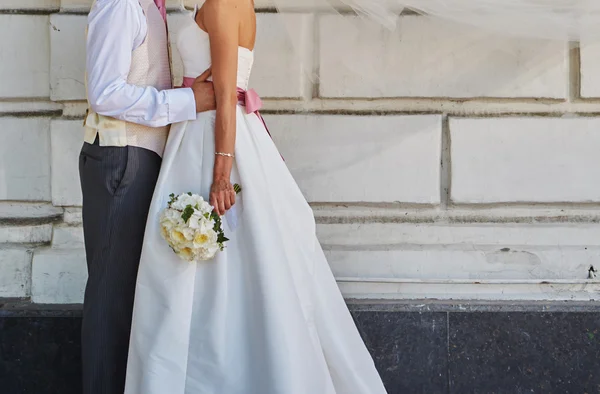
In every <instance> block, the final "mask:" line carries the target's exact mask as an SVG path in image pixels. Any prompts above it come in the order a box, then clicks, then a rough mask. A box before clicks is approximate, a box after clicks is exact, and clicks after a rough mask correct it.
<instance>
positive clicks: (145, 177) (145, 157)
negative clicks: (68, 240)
mask: <svg viewBox="0 0 600 394" xmlns="http://www.w3.org/2000/svg"><path fill="white" fill-rule="evenodd" d="M160 163H161V159H160V157H159V156H158V155H157V154H156V153H154V152H152V151H150V150H147V149H143V148H138V147H132V146H128V147H101V146H99V145H98V141H96V143H95V144H93V145H92V144H87V143H86V144H84V146H83V148H82V150H81V154H80V157H79V173H80V177H81V188H82V191H83V230H84V235H85V250H86V256H87V265H88V274H89V278H88V282H87V285H86V288H85V298H84V304H83V326H82V362H83V393H84V394H123V391H124V388H125V369H126V367H127V352H128V348H129V334H130V330H131V314H132V310H133V300H134V295H135V283H136V276H137V270H138V265H139V260H140V254H141V251H142V243H143V240H144V230H145V226H146V218H147V216H148V210H149V208H150V202H151V200H152V193H153V192H154V187H155V185H156V180H157V178H158V173H159V170H160Z"/></svg>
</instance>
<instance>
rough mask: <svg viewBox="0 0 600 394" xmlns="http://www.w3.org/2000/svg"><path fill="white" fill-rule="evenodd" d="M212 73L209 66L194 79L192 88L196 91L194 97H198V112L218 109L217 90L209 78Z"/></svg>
mask: <svg viewBox="0 0 600 394" xmlns="http://www.w3.org/2000/svg"><path fill="white" fill-rule="evenodd" d="M211 75H212V70H211V69H210V68H209V69H208V70H206V71H204V73H202V75H200V76H199V77H198V78H196V80H195V81H194V84H193V85H192V90H193V91H194V98H195V99H196V112H204V111H211V110H214V109H217V102H216V100H215V90H214V88H213V84H212V82H210V81H207V79H208V78H209V77H210V76H211Z"/></svg>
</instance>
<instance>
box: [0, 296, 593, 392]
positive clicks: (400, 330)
mask: <svg viewBox="0 0 600 394" xmlns="http://www.w3.org/2000/svg"><path fill="white" fill-rule="evenodd" d="M350 308H351V310H352V311H353V315H354V317H355V320H356V323H357V326H358V328H359V330H360V332H361V334H362V336H363V338H364V340H365V343H366V344H367V346H368V347H369V349H370V351H371V353H372V354H373V357H374V359H375V363H376V364H377V368H378V369H379V371H380V373H381V376H382V378H383V380H384V382H385V384H386V387H387V389H388V392H389V393H390V394H411V393H426V394H436V393H452V394H463V393H485V394H487V393H495V394H504V393H506V394H520V393H544V394H546V393H557V394H563V393H578V394H583V393H588V394H592V393H600V310H598V309H597V308H596V309H594V308H591V309H588V310H586V311H585V312H579V311H578V312H543V311H536V312H532V311H526V312H455V311H454V309H453V308H449V310H447V311H443V310H438V311H433V312H430V311H419V312H411V311H406V310H402V309H407V308H398V307H395V308H391V307H390V306H389V305H387V306H385V305H383V304H382V305H379V306H378V305H373V304H371V306H370V307H366V306H365V305H363V304H360V303H359V304H356V305H354V304H351V305H350ZM408 309H410V308H408ZM438 309H439V308H438ZM575 309H576V310H579V309H577V308H575ZM500 310H502V308H501V309H500ZM526 310H527V308H526ZM529 310H532V308H529ZM533 310H535V308H533ZM0 312H2V313H1V314H0V393H2V394H79V393H80V392H81V390H80V380H79V379H80V378H79V376H80V357H79V330H80V324H81V322H80V316H79V313H78V310H77V307H73V308H71V307H69V308H65V309H60V308H57V307H48V308H39V307H38V308H33V309H32V308H25V307H23V308H19V307H16V306H13V307H12V308H7V307H4V308H0ZM282 394H285V393H282ZM307 394H313V393H307ZM314 394H318V393H314ZM340 394H352V393H340Z"/></svg>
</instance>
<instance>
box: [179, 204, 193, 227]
mask: <svg viewBox="0 0 600 394" xmlns="http://www.w3.org/2000/svg"><path fill="white" fill-rule="evenodd" d="M193 214H194V207H192V206H191V205H188V206H187V207H185V209H184V210H183V213H182V214H181V218H182V219H183V221H184V222H185V223H187V222H188V220H190V218H191V217H192V215H193Z"/></svg>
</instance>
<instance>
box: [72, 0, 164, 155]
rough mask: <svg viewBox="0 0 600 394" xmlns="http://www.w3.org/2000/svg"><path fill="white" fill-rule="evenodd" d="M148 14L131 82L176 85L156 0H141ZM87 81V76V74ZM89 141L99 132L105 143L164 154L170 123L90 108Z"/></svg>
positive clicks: (87, 120) (158, 86)
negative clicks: (121, 117)
mask: <svg viewBox="0 0 600 394" xmlns="http://www.w3.org/2000/svg"><path fill="white" fill-rule="evenodd" d="M139 3H140V5H141V6H142V8H143V10H144V14H145V15H146V21H147V24H148V29H147V30H148V32H147V36H146V39H145V40H144V42H143V43H142V44H141V45H140V46H139V47H138V48H136V49H135V50H134V51H133V53H132V59H131V69H130V70H129V76H128V77H127V83H129V84H132V85H137V86H142V87H145V86H153V87H155V88H156V89H158V90H165V89H171V88H172V79H171V66H170V51H169V40H168V36H167V26H166V24H165V21H164V20H163V18H162V16H161V14H160V12H159V11H158V8H157V7H156V4H154V1H153V0H139ZM86 83H87V77H86ZM84 127H85V137H84V138H85V142H88V143H90V144H93V143H94V141H95V140H96V136H99V139H100V145H101V146H127V145H131V146H138V147H141V148H145V149H149V150H151V151H154V152H156V153H157V154H158V155H159V156H161V157H162V155H163V152H164V149H165V145H166V143H167V137H168V135H169V128H170V126H165V127H147V126H142V125H139V124H135V123H131V122H126V121H122V120H118V119H114V118H110V117H106V116H103V115H99V114H97V113H95V112H93V111H92V110H91V109H88V112H87V114H86V117H85V120H84Z"/></svg>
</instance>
